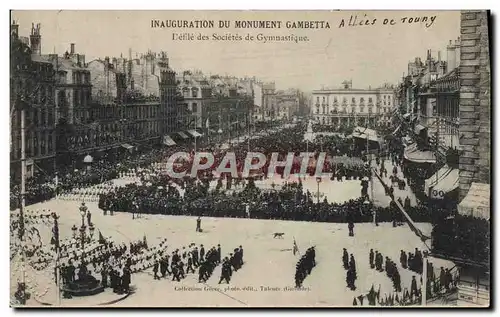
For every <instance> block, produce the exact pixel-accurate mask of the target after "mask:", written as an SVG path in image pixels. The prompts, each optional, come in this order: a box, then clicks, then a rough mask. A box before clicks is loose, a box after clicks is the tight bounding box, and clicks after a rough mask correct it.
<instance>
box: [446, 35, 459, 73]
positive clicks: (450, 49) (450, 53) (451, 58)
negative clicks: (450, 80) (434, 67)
mask: <svg viewBox="0 0 500 317" xmlns="http://www.w3.org/2000/svg"><path fill="white" fill-rule="evenodd" d="M456 63H457V54H456V51H455V46H454V45H453V44H452V41H451V40H450V45H448V46H447V47H446V72H450V71H452V70H453V69H455V67H457V66H456V65H457V64H456Z"/></svg>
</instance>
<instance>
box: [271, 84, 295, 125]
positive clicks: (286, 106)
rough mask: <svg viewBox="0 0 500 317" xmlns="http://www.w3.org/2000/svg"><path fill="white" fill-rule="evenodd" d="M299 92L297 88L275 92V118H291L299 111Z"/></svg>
mask: <svg viewBox="0 0 500 317" xmlns="http://www.w3.org/2000/svg"><path fill="white" fill-rule="evenodd" d="M299 97H300V93H299V91H298V90H297V89H289V90H287V91H277V92H276V118H277V119H281V120H291V118H292V116H294V115H297V114H298V112H299Z"/></svg>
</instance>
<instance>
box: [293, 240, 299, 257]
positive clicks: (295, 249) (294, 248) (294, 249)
mask: <svg viewBox="0 0 500 317" xmlns="http://www.w3.org/2000/svg"><path fill="white" fill-rule="evenodd" d="M298 252H299V247H298V246H297V242H296V241H295V238H293V255H295V254H296V253H298Z"/></svg>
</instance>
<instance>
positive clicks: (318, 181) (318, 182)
mask: <svg viewBox="0 0 500 317" xmlns="http://www.w3.org/2000/svg"><path fill="white" fill-rule="evenodd" d="M321 181H322V179H321V177H316V183H317V184H318V192H317V196H318V204H319V184H320V183H321Z"/></svg>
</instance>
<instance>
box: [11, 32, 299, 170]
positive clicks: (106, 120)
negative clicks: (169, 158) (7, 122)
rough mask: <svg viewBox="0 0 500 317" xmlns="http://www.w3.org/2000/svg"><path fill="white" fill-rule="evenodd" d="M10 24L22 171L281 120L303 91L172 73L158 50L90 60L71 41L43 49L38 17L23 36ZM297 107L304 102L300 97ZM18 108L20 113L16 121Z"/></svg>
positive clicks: (16, 146)
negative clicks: (64, 47) (61, 49)
mask: <svg viewBox="0 0 500 317" xmlns="http://www.w3.org/2000/svg"><path fill="white" fill-rule="evenodd" d="M18 32H19V26H18V25H17V23H16V22H13V23H12V25H11V76H10V79H11V83H10V84H11V85H10V87H11V111H10V116H11V136H10V137H11V138H10V140H11V163H12V164H13V167H12V168H11V170H12V171H13V172H14V174H16V171H18V170H19V169H18V168H16V167H15V166H16V165H17V164H19V162H20V159H21V148H22V144H21V125H22V124H24V125H25V133H26V138H25V140H26V144H25V149H26V157H27V174H28V175H29V176H31V175H33V174H34V172H35V170H36V167H38V168H40V169H41V170H44V171H52V170H53V169H54V167H55V165H56V164H66V163H69V162H71V161H74V160H75V159H77V157H78V156H82V155H83V156H85V155H87V154H92V153H94V152H99V151H106V150H109V149H116V148H125V149H132V148H134V147H136V146H140V145H143V144H144V145H146V146H152V145H154V144H161V143H163V144H165V145H167V146H168V145H173V144H175V143H176V142H182V141H184V142H188V141H189V140H191V139H192V138H196V137H202V136H210V135H213V134H215V135H219V137H220V135H221V134H222V135H223V136H224V137H226V136H227V137H232V136H235V135H237V134H243V133H244V132H247V131H248V128H249V127H250V126H251V124H254V123H255V122H258V121H274V120H282V119H284V120H289V119H291V117H292V116H293V115H296V114H297V113H298V112H299V108H300V100H301V99H300V98H301V93H300V92H299V91H297V90H291V91H286V92H283V91H278V90H276V87H275V84H274V83H262V82H260V81H258V80H257V79H255V78H236V77H230V76H217V75H214V76H207V75H204V74H203V73H201V72H200V71H184V72H181V73H176V72H175V71H174V70H173V69H172V67H171V65H170V64H169V59H168V56H167V54H166V52H159V53H155V52H151V51H148V52H147V53H145V54H140V55H139V54H135V56H132V51H131V50H129V53H128V56H127V57H126V58H125V57H123V56H120V57H112V58H109V57H104V58H103V59H95V60H91V61H88V60H86V58H85V55H84V54H81V53H78V51H77V48H76V45H75V44H71V45H70V47H69V50H68V51H66V52H65V53H64V54H63V55H62V56H61V55H57V54H42V50H41V47H42V34H41V27H40V24H36V25H35V24H33V25H32V28H31V33H30V35H29V37H24V36H21V35H20V34H18ZM303 104H304V103H303ZM21 109H25V111H24V113H25V118H24V120H22V118H21Z"/></svg>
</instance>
